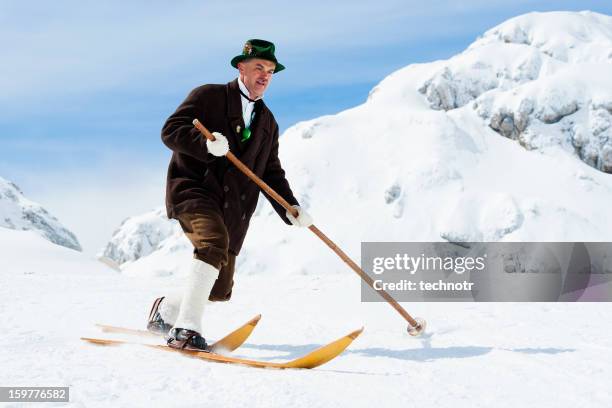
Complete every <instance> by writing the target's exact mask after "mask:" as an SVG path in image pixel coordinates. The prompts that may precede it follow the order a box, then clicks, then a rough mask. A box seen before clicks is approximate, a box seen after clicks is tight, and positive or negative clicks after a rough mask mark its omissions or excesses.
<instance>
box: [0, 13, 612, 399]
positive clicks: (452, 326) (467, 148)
mask: <svg viewBox="0 0 612 408" xmlns="http://www.w3.org/2000/svg"><path fill="white" fill-rule="evenodd" d="M611 27H612V24H611V23H610V17H608V16H602V15H599V14H595V13H589V12H583V13H546V14H538V13H533V14H528V15H525V16H520V17H518V18H516V19H512V20H509V21H508V22H506V23H504V24H502V25H500V26H498V27H496V28H493V29H492V30H490V31H489V32H487V33H485V35H484V36H483V37H482V38H481V39H479V40H478V41H476V42H475V43H474V44H473V45H472V46H471V47H470V48H468V49H467V50H466V51H465V52H464V53H462V54H460V55H458V56H456V57H454V58H451V59H450V60H448V61H436V62H432V63H429V64H416V65H411V66H408V67H406V68H404V69H402V70H399V71H397V72H395V73H393V74H392V75H390V76H389V77H387V78H385V79H384V80H383V81H382V82H381V83H380V84H379V85H377V86H376V87H375V88H374V89H373V90H372V92H371V93H370V97H369V98H368V101H367V102H366V103H364V104H363V105H361V106H358V107H355V108H353V109H349V110H347V111H344V112H341V113H339V114H337V115H333V116H325V117H321V118H318V119H315V120H312V121H307V122H302V123H299V124H297V125H295V126H294V127H292V128H290V129H289V130H287V132H286V133H285V134H284V135H283V136H282V141H281V152H280V155H281V159H282V161H283V164H284V167H285V169H286V171H287V174H288V178H289V180H290V181H291V184H292V188H293V190H294V192H295V193H296V194H297V196H298V199H299V201H300V203H301V204H302V205H303V206H304V207H306V208H307V209H308V211H309V212H310V213H311V214H312V215H313V217H314V220H315V224H316V225H317V226H318V227H320V228H321V229H322V230H323V232H325V233H327V234H328V235H329V236H330V238H331V239H333V240H334V241H335V242H336V243H337V244H338V245H339V246H340V247H341V248H342V249H343V250H345V252H347V253H348V254H349V255H350V256H351V257H352V258H353V259H355V260H356V261H359V251H360V244H361V242H362V241H440V240H450V241H473V240H475V241H480V240H483V241H488V240H493V241H611V237H612V228H611V227H612V217H610V216H609V214H610V211H609V203H610V202H612V201H611V199H612V178H611V177H612V176H611V175H610V174H606V173H604V172H602V171H600V168H601V169H602V170H604V168H603V167H601V166H599V164H600V163H604V162H605V160H604V159H601V157H604V156H605V154H604V153H605V152H604V148H603V147H602V146H599V145H598V144H597V143H599V142H598V140H599V139H596V135H595V129H602V130H601V131H600V132H599V133H598V134H602V132H603V133H605V132H607V131H609V130H608V128H606V120H607V116H606V113H605V112H603V111H604V110H605V111H606V112H609V108H608V107H609V106H611V105H608V102H609V101H610V100H612V99H611V98H609V96H610V94H609V92H610V89H612V88H610V87H609V84H608V81H609V80H608V79H607V78H606V76H605V75H604V74H603V69H604V65H605V67H608V66H609V61H610V57H609V55H610V54H608V55H606V54H605V51H602V50H603V49H606V50H607V49H608V48H606V47H609V46H610V35H609V34H610V31H611ZM610 49H611V50H612V48H610ZM606 64H607V65H606ZM474 70H475V71H474ZM581 70H584V71H581ZM506 71H507V75H506V76H504V75H502V76H501V77H500V76H498V73H500V72H501V73H504V72H506ZM580 72H582V73H583V75H579V73H580ZM500 78H501V79H500ZM576 81H578V82H576ZM436 95H437V96H436ZM568 96H569V99H568V98H567V97H568ZM436 98H437V99H436ZM566 102H569V103H566ZM572 102H575V104H574V103H572ZM591 106H592V107H593V108H592V109H591ZM576 108H577V110H575V109H576ZM602 109H603V110H602ZM574 110H575V111H574ZM572 111H574V112H573V113H571V112H572ZM502 112H503V113H502ZM509 112H510V113H512V115H510V113H509ZM496 114H498V115H497V116H495V115H496ZM500 115H501V116H500ZM555 115H557V116H560V118H557V117H555ZM508 118H511V119H512V121H510V119H508ZM557 119H559V120H558V121H557V122H555V121H556V120H557ZM594 123H595V125H594ZM496 128H497V129H496ZM572 129H573V130H572ZM530 132H531V133H530ZM572 132H573V133H572ZM500 133H501V134H504V133H505V136H506V137H501V136H500ZM576 135H577V136H576ZM568 138H569V139H568ZM515 140H517V141H519V142H520V143H517V142H516V141H515ZM576 140H577V141H578V142H576ZM601 140H603V138H602V139H601ZM576 143H577V144H578V145H579V146H591V147H590V148H589V149H591V148H593V149H594V150H593V151H595V152H596V154H595V153H593V154H592V155H591V156H592V157H596V158H597V160H595V162H591V163H589V164H587V163H585V162H584V161H583V160H584V157H583V156H582V153H581V150H580V149H577V148H576V147H575V144H576ZM602 143H603V142H602ZM570 146H571V148H570ZM525 147H527V149H526V148H525ZM587 150H588V149H587ZM587 156H588V155H587ZM587 156H585V157H587ZM591 156H588V157H591ZM587 162H588V161H587ZM0 214H2V215H4V213H2V212H0ZM0 242H2V243H3V245H2V246H1V247H0V259H1V264H0V297H1V298H2V302H0V322H2V323H1V324H2V326H1V327H2V328H3V329H4V333H5V334H8V335H5V336H2V337H1V338H0V364H1V366H2V368H3V370H2V374H0V376H2V377H0V384H1V385H11V384H15V385H32V386H35V385H40V386H43V385H56V386H62V385H64V386H70V387H71V401H72V403H71V406H87V407H90V406H130V407H145V406H146V407H149V406H163V407H169V406H170V407H171V406H177V405H181V406H185V405H192V406H215V407H216V406H223V407H225V406H253V407H259V406H261V407H269V406H278V407H281V406H282V407H285V406H296V407H323V406H325V407H327V406H346V405H349V404H350V405H351V406H355V407H370V406H380V405H384V406H390V407H395V406H397V407H400V406H401V407H405V406H407V405H410V406H412V405H414V406H425V407H439V406H453V407H490V406H496V407H515V406H544V407H572V408H573V407H610V406H612V391H611V389H610V386H609V384H610V380H611V379H612V366H611V365H610V361H612V336H610V324H609V315H610V306H609V304H605V303H602V304H595V303H591V304H589V303H486V304H481V303H465V304H464V303H405V304H404V307H405V308H406V309H407V310H408V311H409V312H410V313H411V314H413V315H415V316H423V317H424V318H426V319H427V321H428V323H429V326H428V334H427V335H426V336H424V337H422V338H412V337H410V336H408V335H407V333H406V331H405V329H406V324H405V322H404V321H403V320H402V319H401V318H400V317H399V316H398V315H397V314H396V313H395V312H394V311H393V309H391V308H390V307H389V306H388V305H386V304H384V303H362V302H361V300H360V293H361V291H360V282H359V279H358V278H357V277H356V276H355V275H354V273H353V272H351V271H350V270H349V269H348V268H347V267H346V265H345V264H344V263H343V262H341V261H340V260H339V259H338V258H337V256H336V255H335V254H333V253H332V252H331V251H330V250H329V249H328V248H327V247H326V246H325V245H324V244H322V243H320V242H319V241H318V239H317V238H316V237H314V236H313V235H312V233H310V232H309V231H308V230H304V229H297V228H295V227H289V226H286V225H285V224H284V223H282V222H280V220H279V218H278V216H277V215H276V213H274V211H273V210H272V208H271V207H270V206H269V205H268V204H267V203H265V200H264V199H262V200H261V202H260V204H259V205H258V208H257V210H256V214H255V217H254V218H253V219H252V221H251V228H250V232H249V235H248V236H247V239H246V241H245V245H244V249H243V251H242V252H241V254H240V256H239V258H238V264H237V272H236V273H237V275H236V284H235V287H234V291H233V298H232V300H231V301H230V302H228V303H223V304H212V305H211V306H210V307H209V309H208V311H207V315H206V320H205V324H206V326H205V327H207V329H206V333H205V334H206V335H207V337H209V338H213V339H214V338H217V337H219V336H221V335H222V334H224V333H225V332H227V331H228V330H230V329H231V328H233V327H235V326H236V325H238V324H241V323H242V322H244V321H246V320H248V319H249V318H250V317H252V316H253V315H255V314H257V313H262V314H263V319H262V321H261V323H260V324H259V326H258V328H257V329H256V331H255V332H254V334H253V335H252V337H251V338H250V339H249V341H248V342H247V344H246V345H245V346H244V348H242V349H240V350H238V351H237V352H236V353H235V354H236V355H238V356H241V357H251V358H261V359H270V360H274V361H277V360H285V359H291V358H294V357H296V356H298V355H299V354H302V353H304V352H306V351H308V350H311V349H312V348H314V347H315V346H317V345H320V344H323V343H325V342H327V341H330V340H332V339H335V338H337V337H340V336H342V335H344V334H346V333H348V332H349V331H351V330H353V329H356V328H359V327H361V326H365V331H364V333H363V334H362V335H361V336H360V337H359V338H358V339H357V340H356V341H355V342H354V343H353V345H352V346H351V347H350V348H349V349H348V350H347V351H346V352H345V353H344V354H343V355H342V356H340V357H339V358H337V359H335V360H333V361H332V362H330V363H328V364H326V365H324V366H322V367H320V368H318V369H316V370H314V371H277V370H257V369H253V368H246V367H239V366H227V365H219V364H212V363H205V362H202V361H198V360H193V359H189V358H186V357H183V356H176V355H173V354H169V353H161V352H158V351H156V350H149V349H146V348H142V347H137V346H128V347H120V348H111V349H108V348H100V347H95V346H92V345H89V344H84V343H82V342H81V341H80V340H79V337H80V336H95V335H100V333H99V332H98V331H97V330H96V329H95V328H94V327H93V324H94V323H96V322H101V323H109V324H115V325H124V326H129V327H141V328H142V327H143V326H144V323H145V322H144V320H145V319H146V315H147V314H148V311H149V308H150V304H151V302H152V300H153V299H154V298H155V297H156V296H160V295H164V294H167V293H169V292H171V291H172V292H174V291H176V292H179V291H180V289H181V283H182V281H181V276H180V275H181V274H182V273H183V271H185V269H186V267H187V265H188V264H189V262H190V258H191V246H190V245H189V243H188V241H187V240H186V238H185V237H184V236H183V234H182V233H181V232H180V229H178V227H177V225H176V224H174V223H172V222H170V221H168V220H167V219H165V216H164V213H163V210H161V209H156V210H153V211H151V212H149V213H147V214H143V215H138V216H136V217H132V218H130V219H128V220H126V221H125V222H124V223H123V224H122V225H121V226H120V227H119V228H118V230H117V231H116V233H115V234H114V235H113V239H112V240H111V242H110V243H109V245H108V246H107V247H106V248H105V249H104V250H103V251H102V253H101V255H103V256H106V257H108V258H110V259H112V260H114V261H115V262H117V263H118V264H119V265H120V267H121V272H117V271H115V270H113V269H111V268H109V267H107V266H105V265H104V264H102V263H100V262H96V261H93V260H90V259H87V258H86V257H85V256H84V255H83V254H81V253H78V252H76V251H73V250H70V249H67V248H63V247H60V246H56V245H53V244H51V243H49V242H48V241H46V240H43V239H42V238H40V236H39V235H37V234H35V233H34V232H30V231H15V230H9V229H6V228H1V227H0ZM32 254H36V256H32ZM107 336H108V335H107ZM125 338H127V337H125Z"/></svg>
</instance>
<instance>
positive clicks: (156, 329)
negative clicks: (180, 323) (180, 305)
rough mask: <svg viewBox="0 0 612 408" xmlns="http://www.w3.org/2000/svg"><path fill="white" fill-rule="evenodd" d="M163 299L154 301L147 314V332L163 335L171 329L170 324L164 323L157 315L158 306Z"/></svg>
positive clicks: (159, 315) (158, 314)
mask: <svg viewBox="0 0 612 408" xmlns="http://www.w3.org/2000/svg"><path fill="white" fill-rule="evenodd" d="M162 300H164V297H163V296H162V297H160V298H157V299H155V302H153V307H151V312H150V313H149V321H148V322H147V330H148V331H150V332H153V333H155V334H161V335H165V334H166V333H168V331H169V330H170V329H171V328H172V325H171V324H168V323H166V322H164V319H162V317H161V314H160V313H159V305H160V304H161V302H162Z"/></svg>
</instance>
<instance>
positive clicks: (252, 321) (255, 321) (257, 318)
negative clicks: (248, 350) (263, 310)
mask: <svg viewBox="0 0 612 408" xmlns="http://www.w3.org/2000/svg"><path fill="white" fill-rule="evenodd" d="M260 320H261V314H258V315H257V316H255V317H254V318H252V319H251V320H249V322H248V323H247V324H252V325H256V324H257V323H259V321H260Z"/></svg>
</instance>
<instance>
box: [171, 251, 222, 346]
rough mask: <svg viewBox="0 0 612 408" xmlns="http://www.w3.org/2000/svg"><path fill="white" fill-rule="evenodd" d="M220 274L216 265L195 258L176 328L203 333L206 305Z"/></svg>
mask: <svg viewBox="0 0 612 408" xmlns="http://www.w3.org/2000/svg"><path fill="white" fill-rule="evenodd" d="M218 276H219V270H218V269H217V268H215V267H214V266H212V265H209V264H207V263H206V262H202V261H200V260H198V259H194V260H193V266H192V268H191V269H190V271H189V275H188V277H187V287H186V288H185V293H184V294H183V300H182V301H181V307H180V310H179V314H178V317H177V319H176V322H174V327H175V328H181V329H189V330H195V331H197V332H198V333H200V334H202V315H203V314H204V306H205V305H206V301H207V300H208V297H209V296H210V291H211V290H212V287H213V285H214V284H215V280H217V277H218Z"/></svg>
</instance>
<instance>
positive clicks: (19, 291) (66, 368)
mask: <svg viewBox="0 0 612 408" xmlns="http://www.w3.org/2000/svg"><path fill="white" fill-rule="evenodd" d="M0 241H1V242H3V243H4V245H3V246H2V249H1V255H2V271H1V273H0V298H2V302H0V321H1V322H2V327H3V329H4V330H3V332H4V334H5V335H4V336H2V337H0V365H1V366H2V374H1V375H0V383H1V384H2V385H3V386H9V385H22V386H23V385H28V386H50V385H53V386H69V387H70V397H71V403H70V406H75V407H98V406H100V407H102V406H104V407H106V406H114V407H128V406H129V407H174V406H206V407H238V406H249V407H287V406H292V407H308V408H310V407H329V406H347V405H350V406H354V407H371V406H380V405H381V404H382V405H384V406H386V407H387V406H388V407H405V406H407V405H410V406H421V407H424V406H426V407H429V406H431V407H434V406H435V407H439V406H454V407H491V406H496V407H516V406H543V407H572V408H575V407H590V408H591V407H609V406H610V404H612V393H611V390H610V387H609V383H610V378H612V366H611V365H610V361H612V337H611V336H610V333H609V327H610V325H609V306H607V305H604V304H594V303H591V304H589V303H554V304H553V303H487V304H484V303H465V304H464V303H414V304H413V303H405V304H404V307H405V308H406V309H407V310H408V311H410V312H411V313H413V314H415V315H418V316H423V317H426V318H427V320H428V322H429V327H428V334H427V335H426V336H424V337H423V338H413V337H410V336H409V335H408V334H407V333H406V331H405V327H406V325H405V322H403V320H402V319H401V318H399V317H398V316H397V315H396V314H395V313H394V312H393V311H392V309H391V308H390V307H389V306H388V305H386V304H381V303H362V302H361V301H360V287H359V282H358V279H356V278H355V277H354V276H352V274H349V273H342V274H340V273H327V272H328V271H325V272H321V273H317V274H308V275H300V274H294V275H287V276H270V275H269V274H266V273H262V274H260V275H245V274H243V273H240V275H239V277H238V279H237V281H236V287H235V289H234V298H233V299H232V301H231V302H229V303H224V304H212V305H211V306H210V307H209V309H208V314H207V320H206V322H207V325H208V326H209V327H210V329H209V330H208V335H209V337H210V338H218V337H219V336H221V335H223V334H224V333H226V332H227V331H229V330H231V329H232V328H233V327H235V326H237V325H238V324H241V323H243V322H244V321H246V320H248V319H249V318H250V317H252V316H253V315H255V314H256V313H262V314H263V318H262V321H261V322H260V324H259V326H258V327H257V328H256V330H255V332H254V333H253V335H252V336H251V338H250V339H249V340H248V342H247V343H246V344H245V345H244V346H243V348H241V349H239V350H238V351H236V352H235V353H234V354H235V355H238V356H241V357H250V358H260V359H268V360H271V361H282V360H286V359H292V358H294V357H296V356H298V355H300V354H302V353H305V352H307V351H309V350H311V349H313V348H315V347H316V346H318V345H321V344H323V343H325V342H327V341H329V340H332V339H335V338H338V337H340V336H342V335H344V334H346V333H348V332H349V331H351V330H353V329H356V328H359V327H361V326H362V325H365V328H366V329H365V331H364V333H363V334H362V335H361V336H360V337H359V338H358V339H357V340H356V341H355V342H354V343H353V345H351V347H350V348H349V349H348V350H347V351H345V352H344V353H343V354H342V355H341V356H340V357H339V358H337V359H335V360H333V361H331V362H329V363H328V364H326V365H323V366H321V367H319V368H317V369H315V370H310V371H309V370H298V371H278V370H260V369H254V368H248V367H241V366H227V365H222V364H215V363H206V362H202V361H199V360H195V359H190V358H188V357H184V356H178V355H174V354H169V353H163V352H160V351H157V350H151V349H146V348H144V347H139V346H125V347H118V348H103V347H98V346H93V345H90V344H87V343H84V342H82V341H80V340H79V338H80V337H81V336H101V333H100V332H99V331H98V330H97V329H95V328H94V327H93V324H94V323H96V322H99V323H109V324H116V325H123V326H128V327H140V328H142V327H143V325H144V320H145V319H146V315H147V313H148V309H149V307H150V303H151V301H152V299H153V298H154V296H157V295H160V294H163V293H165V292H164V288H167V287H168V286H170V285H172V284H173V283H174V280H173V279H172V278H171V277H156V278H150V279H142V278H141V277H129V276H126V275H124V274H121V273H117V272H114V271H113V270H111V269H109V268H107V267H106V266H104V265H103V264H101V263H99V262H96V261H92V260H89V259H87V258H86V257H85V256H84V255H83V254H81V253H79V252H76V251H73V250H69V249H66V248H63V247H60V246H56V245H53V244H50V243H49V242H48V241H45V240H43V239H42V238H40V237H39V236H38V235H36V234H34V233H32V232H24V231H13V230H8V229H5V228H0ZM31 251H36V253H37V254H38V256H37V257H29V256H28V254H29V253H30V252H31ZM330 265H333V266H331V267H330V269H331V270H333V271H334V272H337V271H338V270H343V271H344V268H343V267H342V266H340V265H338V264H337V263H331V262H330ZM104 336H106V337H110V336H111V335H108V334H106V335H104ZM114 337H115V338H121V339H129V336H117V335H115V336H114ZM57 405H62V404H57ZM8 406H11V405H8ZM12 406H14V407H19V406H23V405H19V404H13V405H12Z"/></svg>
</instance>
